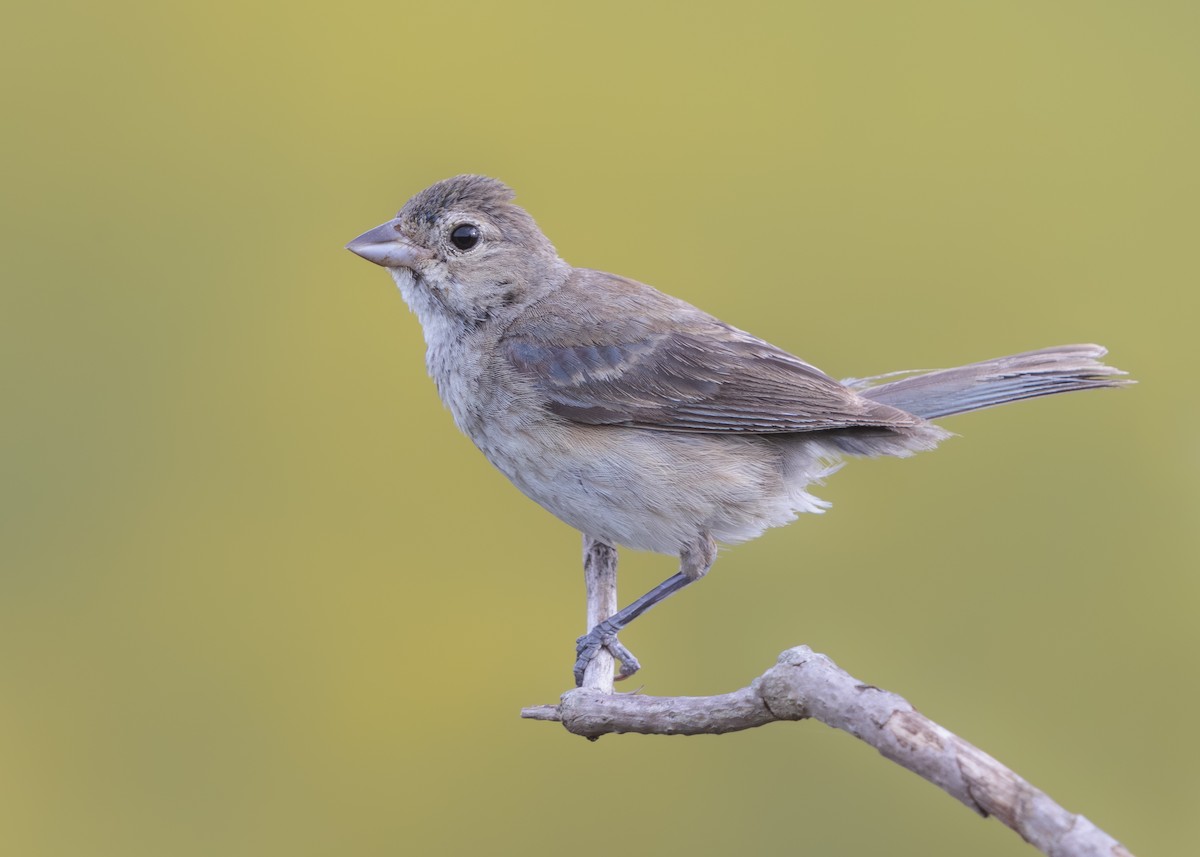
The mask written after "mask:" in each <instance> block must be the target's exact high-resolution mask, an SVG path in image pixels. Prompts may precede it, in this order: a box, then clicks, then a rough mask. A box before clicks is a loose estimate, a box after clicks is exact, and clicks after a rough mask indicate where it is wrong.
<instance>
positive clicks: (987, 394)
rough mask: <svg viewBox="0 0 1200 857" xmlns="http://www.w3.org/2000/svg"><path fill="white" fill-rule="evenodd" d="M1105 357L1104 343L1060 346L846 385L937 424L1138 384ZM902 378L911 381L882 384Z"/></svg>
mask: <svg viewBox="0 0 1200 857" xmlns="http://www.w3.org/2000/svg"><path fill="white" fill-rule="evenodd" d="M1105 353H1106V349H1104V348H1102V347H1101V346H1099V345H1060V346H1058V347H1057V348H1043V349H1041V350H1040V351H1026V352H1024V353H1023V354H1012V355H1010V356H1008V357H998V358H996V359H995V360H985V361H984V362H982V363H971V364H970V365H967V366H959V367H958V368H956V369H939V370H937V371H933V372H924V371H922V372H918V373H917V374H913V373H912V372H891V373H889V374H887V375H877V376H875V377H873V378H850V379H847V380H846V381H843V383H844V384H845V385H846V386H847V387H850V388H851V389H853V390H854V391H855V392H857V393H858V394H859V395H861V396H864V397H865V398H868V399H871V400H872V401H875V402H880V403H881V404H885V405H891V406H892V407H894V408H900V409H901V410H902V411H908V412H909V413H910V414H916V415H917V416H919V417H923V418H925V419H927V420H932V419H936V418H937V417H945V416H950V415H951V414H961V413H965V412H966V411H977V410H979V409H980V408H990V407H992V406H993V405H1004V404H1007V403H1008V402H1017V401H1020V400H1021V399H1033V398H1036V397H1037V396H1051V395H1054V394H1055V393H1070V392H1074V391H1075V390H1095V389H1099V388H1101V387H1123V386H1125V385H1127V384H1132V383H1135V382H1133V381H1131V380H1128V379H1125V378H1121V377H1118V376H1121V375H1124V374H1126V373H1125V372H1122V371H1121V370H1120V369H1115V368H1113V367H1112V366H1107V365H1105V364H1104V363H1101V362H1100V361H1099V360H1098V359H1097V358H1099V357H1103V356H1104V354H1105ZM899 375H907V376H908V377H905V378H900V379H899V380H896V381H886V382H884V383H879V382H881V381H884V379H885V378H895V377H897V376H899Z"/></svg>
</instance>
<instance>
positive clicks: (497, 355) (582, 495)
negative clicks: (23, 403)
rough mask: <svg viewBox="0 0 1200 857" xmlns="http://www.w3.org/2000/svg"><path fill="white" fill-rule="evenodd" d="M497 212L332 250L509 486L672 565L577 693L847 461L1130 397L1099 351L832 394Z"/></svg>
mask: <svg viewBox="0 0 1200 857" xmlns="http://www.w3.org/2000/svg"><path fill="white" fill-rule="evenodd" d="M512 200H513V193H512V191H511V190H509V188H508V187H506V186H505V185H503V184H501V183H500V182H498V181H496V180H495V179H490V178H486V177H484V176H458V177H456V178H452V179H447V180H446V181H442V182H439V183H437V184H435V185H433V186H432V187H429V188H427V189H425V190H423V191H421V192H420V193H418V194H417V195H416V196H414V197H413V198H412V199H410V200H409V201H408V203H407V204H405V206H404V208H403V209H401V210H400V212H399V214H397V215H396V217H395V218H394V219H393V220H390V221H388V222H387V223H385V224H383V225H382V226H379V227H376V228H375V229H372V230H371V231H370V232H366V233H364V234H363V235H360V236H359V237H358V238H355V239H354V240H353V241H351V242H350V243H349V244H348V245H347V248H348V249H350V250H351V251H353V252H354V253H357V254H358V255H359V256H362V257H363V258H364V259H367V260H369V261H371V262H374V263H376V264H378V265H382V266H384V267H386V268H388V269H389V271H390V272H391V274H392V277H393V278H394V279H395V281H396V284H397V285H398V286H399V288H400V293H401V294H402V295H403V297H404V300H405V301H406V302H407V303H408V305H409V307H410V308H411V309H412V310H413V311H414V312H415V313H416V315H417V318H418V319H420V322H421V326H422V328H423V329H424V333H425V341H426V344H427V347H428V350H427V354H426V366H427V367H428V369H429V374H430V375H431V376H432V377H433V380H434V382H435V383H436V384H437V388H438V392H439V393H440V394H441V397H442V401H443V402H445V404H446V406H447V407H448V408H449V409H450V412H451V413H452V414H453V415H454V421H455V423H456V424H457V425H458V427H459V429H461V430H462V431H463V433H465V434H466V435H467V437H469V438H470V439H471V440H472V441H474V443H475V445H476V446H478V447H479V449H480V450H482V451H483V454H484V455H485V456H487V458H488V460H489V461H491V462H492V464H494V465H495V466H496V467H497V468H499V469H500V471H501V472H502V473H504V475H505V476H507V477H508V478H509V479H510V480H512V482H513V484H515V485H516V486H517V487H518V488H519V489H521V491H522V492H524V493H525V494H526V495H527V496H528V497H530V498H531V499H532V500H534V501H535V502H537V503H539V504H540V505H541V506H542V507H543V508H545V509H547V510H548V511H550V512H551V513H552V514H554V515H556V516H557V517H558V518H560V519H561V520H563V521H565V522H566V523H568V524H570V525H571V526H572V527H575V528H576V529H578V530H580V531H582V532H583V533H584V534H586V535H588V536H590V537H592V538H594V539H596V540H598V541H601V542H603V543H606V544H608V545H610V546H617V545H624V546H627V547H632V548H637V549H642V550H651V551H657V552H659V553H666V554H671V555H677V556H678V557H679V561H680V565H679V572H678V573H677V574H675V575H673V576H672V577H670V578H668V579H667V580H666V581H664V582H663V583H662V584H660V585H659V586H657V587H655V588H654V589H652V590H651V591H650V592H648V593H646V594H645V595H643V596H642V597H641V598H639V599H637V600H636V601H634V602H633V603H632V604H630V605H629V606H628V607H626V608H625V609H623V610H621V611H620V612H618V613H617V614H615V615H614V616H612V617H611V618H609V619H607V620H605V621H604V622H601V623H600V624H599V625H597V626H596V627H594V628H592V629H591V630H589V632H588V633H587V634H586V635H584V636H583V637H581V638H580V639H579V641H578V645H577V650H576V654H577V659H576V665H575V678H576V682H577V683H578V682H579V681H580V679H581V678H582V675H583V670H584V668H585V667H586V665H587V663H588V662H589V661H590V660H591V659H592V658H593V657H594V656H595V655H596V653H597V652H599V650H600V648H601V647H602V646H603V647H607V648H608V649H609V650H610V651H612V653H613V654H614V656H615V657H616V658H617V659H618V660H620V661H621V672H620V675H619V678H625V677H627V676H629V675H632V674H633V673H634V672H635V671H636V670H637V669H638V666H639V665H638V662H637V660H636V658H634V657H633V655H632V654H631V653H630V652H629V650H628V649H626V648H625V647H624V646H622V645H621V644H620V642H619V641H618V640H617V632H618V631H620V630H621V629H622V628H624V627H625V626H626V625H627V624H628V623H629V622H630V621H632V620H633V619H634V618H636V617H637V616H639V615H641V614H642V613H644V612H645V611H646V610H648V609H649V608H650V607H652V606H653V605H654V604H656V603H658V602H659V601H661V600H663V599H664V598H666V597H668V596H669V595H671V594H673V593H674V592H677V591H678V590H680V589H682V588H683V587H684V586H686V585H687V584H689V583H691V582H692V581H694V580H698V579H699V578H700V577H703V576H704V574H705V573H706V572H707V571H708V569H709V568H710V567H711V565H712V564H713V560H714V559H715V558H716V552H717V542H726V543H736V542H742V541H746V540H748V539H752V538H754V537H755V536H758V535H760V534H761V533H762V532H763V531H764V530H765V529H767V528H768V527H776V526H780V525H781V524H786V523H788V522H789V521H793V520H795V518H796V515H797V514H798V513H801V512H821V511H823V510H824V509H825V508H826V507H827V504H826V503H824V502H823V501H821V500H818V499H817V498H815V497H813V496H812V495H811V494H809V493H808V488H809V486H810V485H811V484H813V483H814V482H818V481H820V480H821V479H822V478H823V477H825V476H827V475H829V474H830V473H832V472H833V471H834V470H835V469H837V467H838V466H839V462H840V460H841V459H842V458H844V457H846V456H874V455H891V456H908V455H911V454H913V453H914V452H920V451H923V450H927V449H932V448H933V447H935V446H936V445H937V444H938V442H939V441H941V440H942V439H943V438H945V437H947V436H948V432H946V431H945V430H943V429H941V428H939V427H938V426H936V425H934V424H932V423H930V422H928V421H929V420H931V419H935V418H937V417H943V416H947V415H950V414H957V413H962V412H964V411H973V410H977V409H979V408H987V407H991V406H992V405H1002V404H1005V403H1007V402H1014V401H1018V400H1020V399H1029V398H1033V397H1035V396H1046V395H1051V394H1053V393H1066V392H1071V391H1074V390H1089V389H1095V388H1099V387H1116V386H1120V385H1122V384H1127V383H1131V382H1129V381H1126V380H1123V379H1121V378H1120V377H1118V376H1121V375H1124V374H1125V373H1124V372H1121V371H1120V370H1118V369H1114V368H1112V367H1111V366H1107V365H1105V364H1103V363H1101V362H1099V360H1098V358H1099V357H1101V356H1103V355H1104V353H1105V350H1104V349H1103V348H1101V347H1100V346H1098V345H1067V346H1060V347H1057V348H1047V349H1043V350H1041V351H1031V352H1027V353H1024V354H1015V355H1012V356H1009V357H1000V358H997V359H995V360H988V361H985V362H983V363H973V364H971V365H969V366H960V367H958V368H956V369H944V370H940V371H936V372H924V373H921V374H915V375H914V374H911V373H891V374H889V375H884V376H879V377H878V378H868V379H865V380H859V381H852V382H848V383H839V382H838V381H835V380H834V379H833V378H831V377H829V376H828V375H826V374H824V373H823V372H821V371H820V370H819V369H817V368H815V367H814V366H812V365H810V364H808V363H805V362H804V361H803V360H800V359H799V358H797V357H793V356H792V355H791V354H789V353H787V352H786V351H783V350H781V349H779V348H776V347H775V346H774V345H771V344H769V343H767V342H764V341H763V340H761V339H759V338H757V337H755V336H752V335H750V334H749V333H746V332H744V331H741V330H738V329H737V328H735V327H731V326H730V325H728V324H725V323H724V322H722V321H719V320H718V319H716V318H714V317H713V316H711V315H708V314H707V313H705V312H702V311H701V310H699V309H697V308H695V307H693V306H691V305H690V304H687V303H685V302H683V301H681V300H678V299H676V298H673V297H670V296H668V295H665V294H663V293H662V292H659V291H656V290H655V289H652V288H650V287H649V286H646V285H643V284H641V283H638V282H635V281H633V280H628V279H625V278H624V277H618V276H616V275H614V274H606V273H603V272H601V271H591V270H587V269H584V268H573V267H571V266H570V265H569V264H567V263H566V262H564V261H563V260H562V259H560V258H559V257H558V254H557V253H556V252H555V250H554V247H553V245H551V244H550V242H549V241H548V240H547V239H546V237H545V236H544V235H543V234H542V233H541V231H540V230H539V229H538V227H537V224H536V223H534V221H533V218H531V217H530V216H529V215H528V214H527V213H526V212H525V211H524V210H523V209H521V208H519V207H517V206H516V205H514V204H513V203H512ZM900 376H905V377H900ZM885 379H890V380H885Z"/></svg>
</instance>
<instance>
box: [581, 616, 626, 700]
mask: <svg viewBox="0 0 1200 857" xmlns="http://www.w3.org/2000/svg"><path fill="white" fill-rule="evenodd" d="M601 649H608V651H609V654H611V655H612V656H613V657H614V658H616V659H617V660H618V661H620V662H621V669H620V671H619V672H618V673H617V674H616V675H615V676H613V681H623V680H624V679H627V678H629V677H630V676H631V675H633V674H634V673H635V672H637V671H638V670H639V669H641V668H642V665H641V664H640V663H638V659H637V658H635V657H634V656H633V652H631V651H629V649H627V648H625V646H624V645H623V644H622V643H621V641H620V640H618V639H617V627H616V626H615V625H613V624H612V623H611V622H609V621H607V620H605V621H604V622H601V623H600V624H598V625H597V626H596V627H595V628H592V630H590V631H588V632H587V633H586V634H584V635H583V636H582V637H580V638H579V639H578V640H576V641H575V654H576V655H577V657H576V659H575V686H576V687H580V686H581V685H582V684H583V672H584V670H586V669H587V665H588V664H590V663H591V662H592V660H593V659H594V658H595V657H596V655H598V654H600V650H601Z"/></svg>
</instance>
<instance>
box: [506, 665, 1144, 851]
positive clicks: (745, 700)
mask: <svg viewBox="0 0 1200 857" xmlns="http://www.w3.org/2000/svg"><path fill="white" fill-rule="evenodd" d="M609 670H610V673H611V667H610V668H609ZM521 716H522V717H526V718H530V719H533V720H557V721H560V722H561V723H562V724H563V726H565V727H566V728H567V730H568V731H570V732H572V733H574V734H576V735H582V736H584V737H586V738H590V739H592V740H595V739H596V738H599V737H600V736H601V735H605V734H608V733H610V732H615V733H620V732H638V733H642V734H646V735H698V734H710V735H711V734H720V733H723V732H735V731H738V730H741V729H750V728H753V727H755V726H762V725H764V724H766V723H771V722H772V721H775V720H804V719H807V718H812V719H814V720H819V721H821V722H822V723H825V724H826V725H828V726H832V727H833V728H835V729H841V730H842V731H843V732H849V733H850V734H851V735H853V736H854V737H856V738H859V739H861V740H863V741H866V742H867V743H868V744H870V745H871V746H872V747H874V748H875V749H877V750H878V751H879V752H880V753H882V754H883V755H884V756H885V757H887V758H888V759H891V760H892V761H893V762H896V763H897V764H899V765H902V766H903V767H905V768H907V769H908V770H910V771H912V772H913V773H915V774H917V775H918V776H920V777H923V778H924V779H926V780H929V782H931V783H933V784H934V785H936V786H938V787H939V788H941V789H942V790H943V791H946V792H948V793H949V794H951V795H952V796H954V797H955V798H957V799H958V800H960V801H962V802H963V803H964V804H966V805H967V806H969V807H970V808H971V809H973V810H975V811H976V812H978V813H979V814H980V815H983V816H988V815H994V816H995V817H996V818H997V819H999V820H1000V821H1001V822H1002V823H1003V824H1004V825H1006V826H1007V827H1010V828H1012V829H1013V830H1015V831H1016V832H1017V833H1018V834H1020V835H1021V837H1022V838H1024V839H1025V840H1026V841H1027V842H1029V843H1030V844H1031V845H1033V846H1034V847H1035V848H1037V849H1038V850H1039V851H1041V852H1042V853H1043V854H1046V855H1048V856H1049V857H1083V855H1087V856H1088V857H1100V855H1103V857H1131V855H1130V852H1129V851H1128V850H1126V849H1125V847H1124V846H1123V845H1121V843H1119V842H1117V841H1116V840H1115V839H1113V838H1112V837H1111V836H1109V835H1108V834H1107V833H1105V832H1104V831H1102V830H1101V829H1100V828H1098V827H1096V826H1095V825H1094V824H1092V822H1090V821H1088V820H1087V819H1086V818H1084V817H1083V816H1082V815H1075V814H1073V813H1070V812H1067V811H1066V810H1065V809H1063V808H1062V807H1061V806H1059V805H1058V804H1057V803H1055V802H1054V801H1053V800H1052V799H1051V798H1050V797H1049V796H1048V795H1047V794H1046V793H1045V792H1042V791H1040V790H1039V789H1036V788H1034V787H1033V786H1031V785H1030V784H1029V783H1027V782H1026V781H1025V780H1023V779H1021V778H1020V777H1019V776H1017V775H1016V774H1015V773H1013V772H1012V771H1010V770H1009V769H1008V768H1006V767H1004V766H1003V765H1001V764H1000V763H999V762H997V761H996V760H995V759H993V758H992V757H991V756H989V755H987V754H986V753H984V752H983V751H982V750H980V749H979V748H977V747H975V746H973V745H971V744H968V743H967V742H966V741H964V740H962V739H961V738H959V737H958V736H957V735H955V734H953V733H952V732H949V731H947V730H946V729H944V728H942V727H941V726H939V725H938V724H936V723H934V722H933V721H932V720H930V719H929V718H927V717H925V716H924V715H922V714H920V713H919V712H917V711H916V710H915V709H914V708H913V707H912V706H911V705H910V704H909V703H908V702H907V701H906V700H904V698H903V697H900V696H898V695H897V694H894V693H890V692H888V691H885V690H880V689H879V688H877V687H874V686H872V685H869V684H864V683H863V682H861V681H859V680H858V679H856V678H854V677H852V676H851V675H849V674H848V673H846V672H845V671H844V670H842V669H841V668H840V667H838V666H837V664H835V663H834V662H833V661H832V660H830V659H829V658H828V657H826V656H825V655H821V654H817V653H814V652H813V651H812V649H810V648H808V647H807V646H799V647H797V648H794V649H788V650H787V651H785V652H784V653H783V654H782V655H780V657H779V662H778V663H777V664H776V665H775V666H774V667H772V668H771V669H769V670H767V671H766V672H765V673H763V674H762V675H761V676H759V677H758V678H756V679H755V680H754V681H753V682H751V683H750V686H749V687H744V688H742V689H741V690H737V691H734V692H733V693H726V694H722V695H720V696H704V697H653V696H641V695H638V694H616V695H614V694H611V693H606V692H602V691H597V690H594V689H590V688H588V687H581V688H578V689H576V690H570V691H567V692H566V693H564V694H563V696H562V700H561V702H560V703H559V704H558V705H542V706H537V707H534V708H526V709H524V710H523V711H522V712H521Z"/></svg>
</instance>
